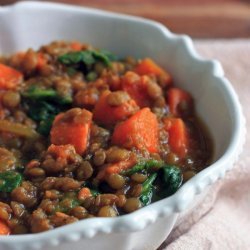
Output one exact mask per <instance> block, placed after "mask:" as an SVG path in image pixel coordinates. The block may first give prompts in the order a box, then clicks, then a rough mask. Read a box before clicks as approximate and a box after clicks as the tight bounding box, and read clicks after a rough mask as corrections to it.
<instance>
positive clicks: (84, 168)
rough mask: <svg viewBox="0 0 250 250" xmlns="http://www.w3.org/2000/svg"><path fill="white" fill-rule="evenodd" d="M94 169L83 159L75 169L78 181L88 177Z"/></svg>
mask: <svg viewBox="0 0 250 250" xmlns="http://www.w3.org/2000/svg"><path fill="white" fill-rule="evenodd" d="M93 172H94V170H93V168H92V166H91V164H90V163H89V162H88V161H83V162H82V163H81V164H80V166H79V167H78V168H77V170H76V176H77V179H78V180H80V181H85V180H87V179H89V178H90V177H91V176H92V174H93Z"/></svg>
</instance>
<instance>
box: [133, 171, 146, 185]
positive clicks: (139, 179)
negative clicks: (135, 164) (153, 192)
mask: <svg viewBox="0 0 250 250" xmlns="http://www.w3.org/2000/svg"><path fill="white" fill-rule="evenodd" d="M131 179H132V180H133V181H135V182H137V183H143V182H144V181H145V180H146V179H147V175H146V174H140V173H134V174H133V175H131Z"/></svg>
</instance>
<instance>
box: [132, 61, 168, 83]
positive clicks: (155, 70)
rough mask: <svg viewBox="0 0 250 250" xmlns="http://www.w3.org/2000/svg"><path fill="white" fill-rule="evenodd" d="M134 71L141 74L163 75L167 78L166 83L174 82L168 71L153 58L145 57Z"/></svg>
mask: <svg viewBox="0 0 250 250" xmlns="http://www.w3.org/2000/svg"><path fill="white" fill-rule="evenodd" d="M134 71H135V72H136V73H137V74H139V75H150V74H152V75H155V76H162V77H164V79H165V82H166V84H170V83H171V82H172V78H171V76H170V74H169V73H168V72H166V71H165V70H164V69H162V68H161V67H160V66H159V65H157V64H156V63H155V62H154V61H153V60H152V59H150V58H145V59H143V60H141V61H140V62H139V63H138V64H137V65H136V67H135V69H134Z"/></svg>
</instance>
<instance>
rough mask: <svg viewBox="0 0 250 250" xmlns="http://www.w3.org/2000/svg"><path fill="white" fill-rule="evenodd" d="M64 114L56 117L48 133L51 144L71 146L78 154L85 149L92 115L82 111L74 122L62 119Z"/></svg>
mask: <svg viewBox="0 0 250 250" xmlns="http://www.w3.org/2000/svg"><path fill="white" fill-rule="evenodd" d="M64 114H65V113H60V114H59V115H57V116H56V118H55V120H54V122H53V125H52V129H51V131H50V140H51V143H53V144H55V145H65V144H72V145H73V146H74V147H75V150H76V152H77V153H78V154H83V153H84V152H85V150H86V149H87V146H88V142H89V135H90V126H91V123H92V113H90V112H89V111H87V110H85V109H82V110H81V113H80V114H79V115H77V116H76V117H75V119H74V120H67V119H64V118H65V116H64Z"/></svg>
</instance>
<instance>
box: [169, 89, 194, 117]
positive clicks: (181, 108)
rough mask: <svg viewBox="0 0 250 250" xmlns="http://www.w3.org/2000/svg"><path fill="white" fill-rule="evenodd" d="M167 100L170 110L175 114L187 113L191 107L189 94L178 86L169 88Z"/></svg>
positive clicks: (191, 102)
mask: <svg viewBox="0 0 250 250" xmlns="http://www.w3.org/2000/svg"><path fill="white" fill-rule="evenodd" d="M167 101H168V105H169V110H170V112H171V113H172V114H173V115H175V116H181V115H182V114H185V115H186V114H189V113H190V111H192V108H193V99H192V97H191V95H190V94H189V93H188V92H186V91H184V90H182V89H179V88H171V89H169V90H168V92H167Z"/></svg>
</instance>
